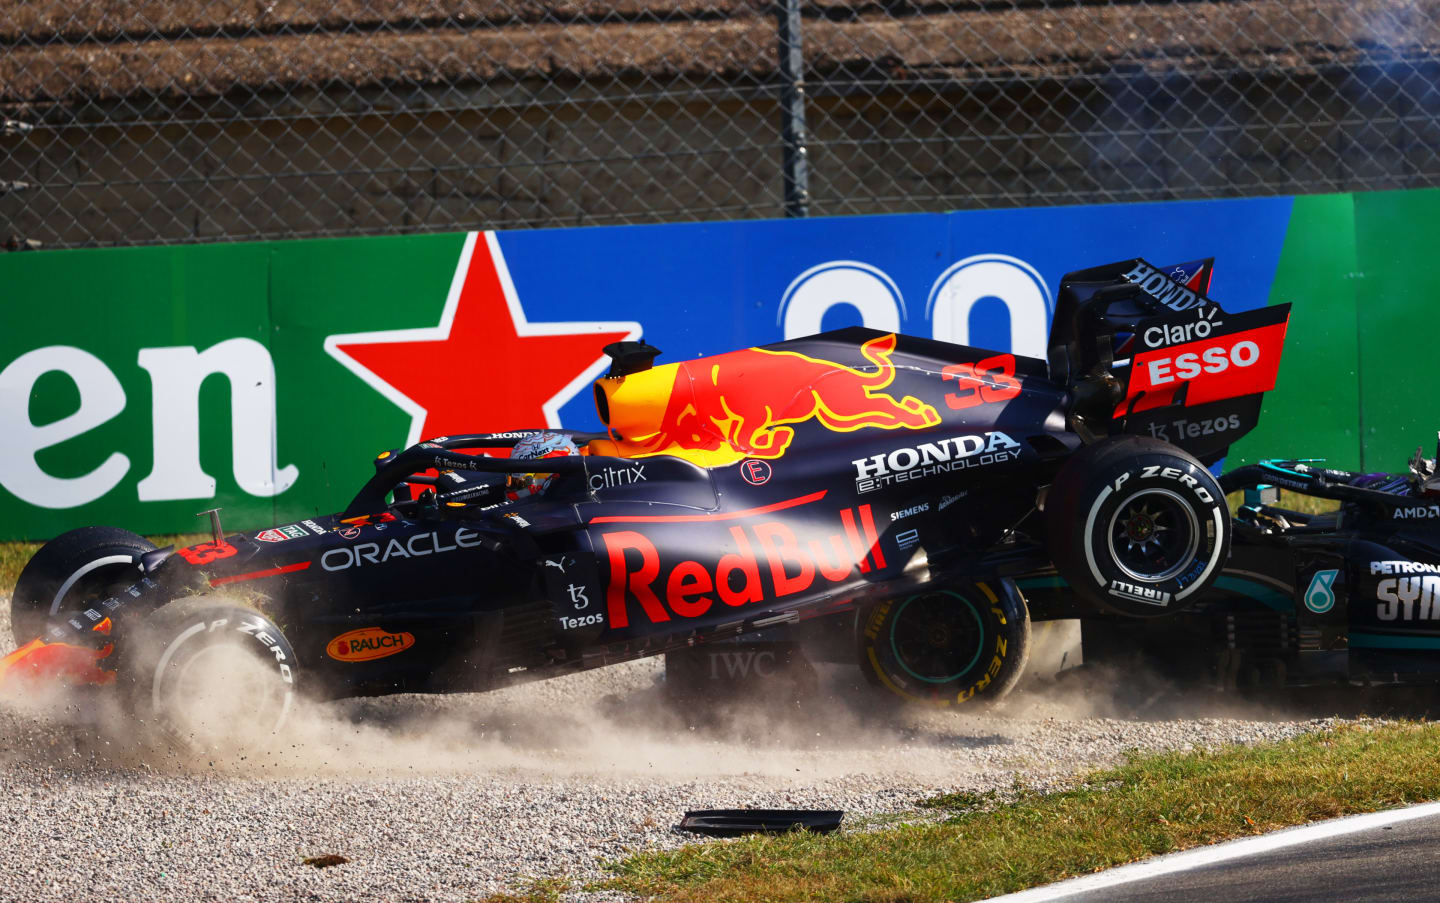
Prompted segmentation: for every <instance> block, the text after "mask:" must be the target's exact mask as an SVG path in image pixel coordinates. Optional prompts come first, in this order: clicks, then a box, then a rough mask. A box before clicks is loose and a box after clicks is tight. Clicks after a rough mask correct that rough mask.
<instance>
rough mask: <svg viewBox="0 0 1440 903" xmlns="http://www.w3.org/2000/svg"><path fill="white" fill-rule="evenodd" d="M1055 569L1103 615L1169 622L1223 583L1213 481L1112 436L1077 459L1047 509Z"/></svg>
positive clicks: (1187, 464) (1223, 518)
mask: <svg viewBox="0 0 1440 903" xmlns="http://www.w3.org/2000/svg"><path fill="white" fill-rule="evenodd" d="M1045 524H1046V532H1047V534H1048V539H1049V542H1048V545H1049V551H1050V557H1051V559H1052V560H1053V561H1054V562H1055V569H1056V570H1057V571H1059V572H1060V576H1062V577H1064V578H1065V581H1066V582H1067V583H1069V584H1070V588H1071V589H1073V590H1074V591H1075V594H1076V595H1078V596H1080V597H1081V598H1082V599H1084V600H1085V601H1086V602H1088V603H1090V604H1092V605H1094V606H1096V607H1097V608H1099V609H1100V610H1102V611H1109V612H1113V613H1115V614H1120V615H1126V616H1128V617H1134V618H1151V617H1161V616H1166V615H1173V614H1176V613H1178V612H1181V611H1184V610H1185V609H1186V608H1189V607H1190V606H1191V605H1192V604H1194V603H1195V601H1196V600H1197V599H1199V598H1200V596H1201V595H1202V594H1203V593H1204V591H1205V590H1206V589H1208V588H1209V587H1210V586H1211V584H1213V583H1214V582H1215V579H1216V578H1217V577H1219V576H1220V570H1221V568H1222V567H1223V566H1224V564H1225V559H1226V557H1227V555H1228V554H1229V551H1230V512H1229V509H1228V508H1227V507H1226V505H1225V495H1224V493H1223V492H1222V491H1221V490H1220V486H1219V484H1218V483H1216V482H1215V478H1214V477H1212V476H1211V475H1210V471H1209V470H1207V469H1206V468H1205V466H1204V465H1202V464H1201V463H1200V462H1199V461H1197V460H1195V459H1194V458H1193V457H1191V456H1190V455H1188V454H1186V453H1185V452H1184V451H1182V450H1180V449H1178V448H1176V447H1175V446H1173V445H1170V444H1169V443H1168V442H1161V441H1160V440H1158V439H1151V438H1149V437H1148V436H1115V437H1112V438H1109V439H1104V440H1101V441H1100V442H1097V443H1095V444H1094V445H1090V446H1087V447H1086V448H1084V449H1081V450H1080V451H1078V452H1076V453H1075V455H1074V456H1072V457H1071V458H1070V460H1069V461H1066V462H1065V465H1064V466H1063V467H1062V468H1061V469H1060V473H1059V474H1057V475H1056V477H1055V482H1054V483H1053V484H1051V486H1050V491H1049V493H1048V496H1047V498H1046V501H1045Z"/></svg>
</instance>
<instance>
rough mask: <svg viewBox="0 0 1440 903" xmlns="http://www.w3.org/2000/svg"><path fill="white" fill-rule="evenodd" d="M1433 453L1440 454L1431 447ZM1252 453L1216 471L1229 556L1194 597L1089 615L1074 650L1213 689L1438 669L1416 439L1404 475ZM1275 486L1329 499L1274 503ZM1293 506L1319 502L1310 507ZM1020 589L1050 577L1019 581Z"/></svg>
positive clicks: (1435, 527)
mask: <svg viewBox="0 0 1440 903" xmlns="http://www.w3.org/2000/svg"><path fill="white" fill-rule="evenodd" d="M1437 454H1440V452H1437ZM1322 463H1323V462H1319V461H1315V460H1277V461H1265V462H1262V463H1260V464H1258V465H1252V466H1246V467H1240V468H1237V469H1236V470H1233V471H1230V472H1229V473H1226V474H1225V475H1224V476H1222V477H1221V478H1220V485H1221V487H1222V488H1223V489H1225V490H1226V491H1227V492H1236V491H1240V490H1244V491H1245V502H1244V504H1243V505H1242V506H1241V507H1240V508H1239V509H1238V511H1237V512H1236V516H1235V519H1234V523H1233V530H1234V534H1233V540H1232V546H1231V553H1230V560H1229V562H1228V563H1227V564H1226V566H1225V568H1224V569H1223V571H1222V572H1221V574H1220V576H1219V578H1218V579H1217V580H1216V581H1215V585H1214V587H1213V588H1212V589H1211V591H1210V592H1209V593H1207V595H1206V597H1205V599H1203V600H1201V601H1200V602H1199V603H1198V604H1197V605H1195V606H1193V607H1192V608H1191V609H1190V610H1188V611H1186V612H1185V613H1184V614H1183V615H1181V616H1180V617H1178V618H1175V619H1173V620H1172V621H1170V622H1168V623H1164V624H1160V623H1152V624H1147V625H1143V626H1140V627H1138V629H1137V625H1135V624H1131V623H1122V622H1119V621H1117V620H1114V619H1107V618H1103V617H1090V618H1087V619H1086V621H1085V623H1084V647H1085V658H1086V660H1087V661H1091V660H1107V659H1109V660H1115V659H1133V658H1134V657H1136V656H1137V655H1138V656H1140V657H1142V658H1144V659H1147V660H1148V663H1149V665H1150V666H1151V667H1152V668H1154V669H1156V670H1158V671H1161V672H1163V673H1166V674H1168V675H1171V676H1173V677H1176V678H1179V679H1182V680H1184V681H1186V682H1191V681H1203V682H1205V683H1208V684H1211V685H1213V686H1216V687H1219V688H1221V689H1237V688H1238V689H1245V688H1267V687H1301V686H1324V685H1336V684H1350V685H1360V686H1383V685H1393V684H1431V683H1435V682H1437V681H1440V655H1437V654H1436V653H1437V651H1440V477H1437V474H1436V462H1435V460H1434V459H1426V458H1424V457H1422V455H1421V452H1420V450H1419V449H1416V451H1415V455H1414V457H1412V458H1411V460H1410V465H1409V469H1408V472H1405V473H1358V472H1353V471H1343V470H1334V469H1330V468H1326V467H1323V466H1322ZM1275 487H1284V488H1285V489H1287V490H1289V491H1290V492H1292V493H1294V494H1296V495H1298V496H1300V497H1303V498H1307V499H1311V500H1315V499H1321V500H1329V501H1330V502H1331V504H1329V505H1326V506H1325V507H1328V508H1331V509H1333V510H1327V511H1324V512H1322V513H1315V511H1314V510H1312V511H1309V512H1302V511H1295V510H1291V509H1287V508H1281V507H1278V506H1277V505H1276V504H1275V502H1276V501H1277V498H1276V496H1277V495H1278V493H1277V492H1276V489H1275ZM1304 507H1308V508H1312V509H1318V508H1320V507H1321V505H1316V504H1313V503H1311V504H1307V505H1305V506H1304ZM1019 582H1020V585H1021V586H1025V585H1026V584H1027V583H1028V584H1030V585H1031V586H1030V588H1029V589H1027V590H1026V594H1027V596H1028V597H1030V598H1032V600H1040V604H1042V605H1044V604H1046V602H1045V600H1049V601H1052V602H1053V601H1056V600H1058V599H1059V598H1063V596H1064V595H1065V594H1064V593H1063V591H1060V590H1058V589H1057V587H1059V585H1060V580H1059V579H1058V578H1048V579H1047V578H1046V577H1044V576H1032V577H1030V578H1026V579H1021V580H1020V581H1019Z"/></svg>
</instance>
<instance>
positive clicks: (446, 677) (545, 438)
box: [0, 260, 1289, 734]
mask: <svg viewBox="0 0 1440 903" xmlns="http://www.w3.org/2000/svg"><path fill="white" fill-rule="evenodd" d="M1209 273H1210V263H1209V262H1208V261H1202V262H1199V263H1196V264H1187V265H1181V266H1179V267H1167V268H1157V267H1154V266H1151V265H1150V264H1148V263H1146V262H1144V261H1143V260H1131V261H1125V262H1122V263H1117V264H1111V265H1108V266H1102V267H1097V268H1094V269H1089V270H1084V271H1080V272H1075V273H1071V274H1069V275H1068V276H1066V277H1065V278H1064V280H1063V281H1062V283H1061V286H1060V292H1059V295H1058V303H1057V309H1056V312H1055V320H1054V326H1053V328H1052V331H1051V336H1050V342H1049V353H1048V357H1049V359H1048V361H1042V360H1037V359H1031V358H1025V357H1017V356H1015V355H1012V354H1004V353H995V352H991V351H985V350H981V349H978V348H970V347H965V346H959V345H952V344H947V343H943V342H938V341H931V340H927V339H923V338H916V337H911V336H904V335H895V334H885V333H880V332H876V331H874V330H869V329H864V328H850V329H841V330H836V331H833V332H827V333H824V334H821V335H816V336H811V337H809V338H802V339H795V340H790V341H785V342H781V343H778V344H775V345H769V346H765V347H758V348H747V349H743V350H740V351H733V352H730V353H728V354H721V355H717V356H714V357H707V358H700V359H697V360H691V361H685V362H681V363H672V364H664V365H655V364H654V358H655V356H656V355H657V354H659V352H658V351H657V350H656V349H654V348H652V347H650V346H648V345H645V344H644V343H638V342H637V343H619V344H616V345H611V346H609V347H607V349H606V351H607V353H609V355H610V356H611V358H612V360H613V363H612V366H611V368H610V370H609V372H608V374H607V375H606V376H605V377H603V378H601V379H600V380H598V381H597V382H596V383H595V386H594V393H595V402H596V406H597V409H598V413H599V417H600V420H601V421H602V422H603V423H604V424H605V426H606V431H605V432H604V433H598V434H582V433H575V432H568V431H561V430H521V431H515V432H508V433H488V434H478V435H467V436H453V437H443V436H442V437H437V438H435V439H432V440H430V441H426V442H421V443H419V444H418V445H415V446H413V447H411V448H407V449H404V450H401V451H387V452H384V453H382V454H381V455H380V456H379V457H378V458H377V459H376V461H375V466H376V473H375V475H374V477H373V478H371V479H370V480H369V482H367V483H366V484H365V485H364V486H363V487H361V489H360V490H359V492H358V493H357V494H356V496H355V498H354V500H353V501H352V502H351V503H350V505H349V506H348V507H347V508H346V509H345V510H344V511H343V512H341V513H339V514H335V515H332V516H327V517H316V518H314V519H310V520H301V521H299V522H296V523H290V524H284V525H281V526H277V527H274V528H272V529H268V530H261V531H258V532H246V533H231V534H229V535H224V534H222V532H221V531H220V529H219V528H218V526H217V527H216V529H215V536H214V539H213V541H211V542H205V543H201V544H199V545H195V546H191V547H189V548H183V549H169V548H167V549H154V548H151V546H150V545H149V544H148V543H147V542H146V541H145V540H143V539H142V538H140V537H138V536H136V535H134V534H130V533H127V532H124V531H122V530H117V529H113V528H108V527H88V528H83V529H79V530H75V531H72V532H70V533H67V534H64V535H62V536H60V537H58V538H56V539H55V540H53V541H52V542H50V543H49V544H47V545H45V546H44V547H43V548H42V549H41V550H40V551H39V552H38V553H37V554H36V555H35V557H34V558H33V560H32V561H31V562H30V563H29V565H28V566H27V567H26V568H25V570H24V573H23V574H22V576H21V578H20V581H19V584H18V585H17V587H16V590H15V593H14V596H13V599H12V607H13V624H14V630H15V634H16V637H15V638H16V641H17V643H19V644H21V647H20V648H19V649H18V650H17V651H16V652H15V653H13V654H12V655H11V656H10V657H9V658H7V659H6V661H5V662H4V663H3V664H0V673H3V672H9V673H10V674H12V675H13V674H16V673H33V674H56V673H60V674H64V675H66V676H68V677H69V678H70V679H71V680H75V681H81V682H105V681H116V682H118V683H119V684H120V690H121V691H122V692H123V693H124V695H125V697H126V698H127V699H128V700H129V702H130V704H131V705H133V706H134V707H135V708H136V710H137V711H138V712H139V713H141V714H143V715H146V716H147V717H149V718H151V719H152V720H154V721H156V722H158V723H160V724H165V725H169V726H170V729H171V732H172V733H175V734H183V733H184V731H185V728H184V727H183V726H180V725H178V724H177V723H176V716H175V715H174V714H173V713H174V712H175V711H177V710H178V708H179V705H178V703H180V702H181V701H184V700H186V699H187V698H189V697H190V696H191V695H192V694H193V692H194V684H195V675H196V674H198V673H199V672H200V671H201V670H202V669H201V668H200V665H202V664H204V663H206V662H207V661H213V660H218V659H219V658H221V657H222V656H215V655H212V654H211V653H213V652H215V651H225V652H229V653H234V652H236V651H239V652H241V653H244V654H246V655H249V656H250V657H252V658H253V659H255V660H256V661H259V662H264V663H266V667H265V673H266V674H268V675H269V677H268V678H266V680H267V681H268V685H267V687H266V688H264V689H263V690H262V691H257V695H258V696H263V697H264V698H265V699H267V700H270V701H271V703H272V704H271V705H270V706H269V708H268V709H266V710H265V714H263V715H257V716H255V719H254V722H255V725H256V727H271V726H274V725H275V724H278V723H279V721H280V720H281V719H283V717H284V714H285V712H286V710H287V709H288V707H289V703H290V700H291V697H292V696H293V695H294V693H295V692H297V691H300V690H303V691H304V692H306V693H309V694H314V695H317V696H321V697H327V696H328V697H336V696H347V695H358V694H380V693H394V692H402V691H404V692H411V691H420V692H437V691H454V690H477V689H484V688H488V687H494V686H496V685H498V684H502V683H505V682H508V681H512V680H515V679H517V678H518V677H524V678H536V677H545V676H553V675H558V674H563V673H567V672H571V671H575V670H579V669H585V668H593V667H596V666H599V665H605V664H610V663H614V662H619V661H622V660H626V659H631V658H635V657H639V656H646V655H653V654H656V653H662V652H666V651H667V650H675V649H684V648H688V647H693V646H695V645H697V644H704V643H709V642H712V641H717V640H721V639H724V638H730V637H735V636H738V635H743V634H746V633H748V632H752V631H757V630H763V629H765V628H767V627H771V626H774V625H780V624H793V623H798V622H801V621H806V620H810V619H823V618H826V617H827V616H836V615H844V614H846V613H848V620H844V621H838V622H837V623H855V621H856V618H855V612H856V611H857V610H860V611H862V612H863V616H862V617H860V618H859V624H860V629H859V636H858V638H857V640H856V642H857V643H858V644H859V648H860V650H861V651H860V662H861V665H862V667H863V668H865V669H866V671H867V673H869V674H870V675H871V676H872V677H873V678H874V679H875V680H877V681H878V682H880V683H882V684H885V685H887V686H889V687H891V688H892V689H894V690H895V691H896V692H899V693H901V694H902V695H906V696H910V697H913V698H919V699H925V700H930V701H939V702H952V701H958V700H965V699H968V698H970V697H972V696H976V695H992V694H998V693H1000V692H1003V691H1004V690H1005V689H1006V688H1008V687H1009V686H1010V685H1011V684H1012V683H1013V682H1014V680H1015V679H1016V677H1017V676H1018V674H1019V673H1020V670H1021V669H1022V667H1023V664H1024V660H1025V654H1026V647H1027V639H1028V635H1029V619H1028V615H1027V610H1026V602H1025V599H1024V597H1023V596H1022V594H1021V592H1020V591H1019V590H1018V589H1017V587H1016V585H1015V583H1014V581H1013V580H1012V579H1011V578H1012V577H1013V576H1015V575H1020V574H1026V573H1032V572H1034V571H1036V570H1037V569H1039V568H1045V567H1049V566H1051V565H1052V564H1053V566H1054V568H1056V569H1057V571H1058V573H1059V574H1060V575H1062V576H1063V577H1064V578H1065V579H1066V580H1067V581H1068V582H1069V584H1070V586H1071V588H1072V591H1073V593H1074V596H1075V598H1076V599H1078V600H1079V604H1080V605H1082V606H1084V607H1085V608H1087V609H1088V610H1094V611H1105V612H1110V613H1113V614H1116V615H1120V616H1125V617H1134V618H1152V617H1157V616H1167V615H1172V614H1174V613H1177V612H1180V611H1183V610H1185V609H1187V608H1189V607H1191V606H1192V605H1194V604H1195V603H1196V602H1198V601H1199V600H1200V599H1201V598H1202V597H1203V596H1204V595H1205V593H1206V591H1207V590H1209V589H1210V588H1211V587H1212V585H1213V584H1214V582H1215V580H1216V578H1217V577H1219V575H1220V572H1221V569H1222V568H1223V567H1224V564H1225V561H1226V556H1227V553H1228V549H1229V545H1230V531H1231V527H1230V518H1229V515H1228V512H1227V511H1226V508H1225V501H1224V498H1223V494H1222V492H1221V489H1220V486H1219V485H1218V484H1217V483H1216V481H1215V479H1214V478H1213V477H1212V476H1211V474H1210V473H1209V471H1208V470H1207V469H1206V465H1207V464H1209V463H1212V462H1214V461H1216V460H1217V459H1218V458H1219V457H1220V456H1222V455H1223V454H1224V453H1225V450H1226V448H1228V446H1229V445H1230V443H1231V442H1233V441H1234V440H1235V439H1237V438H1239V437H1240V436H1241V435H1243V434H1244V433H1245V432H1246V431H1247V430H1249V429H1251V428H1252V427H1253V426H1254V424H1255V422H1256V420H1257V418H1258V416H1259V406H1260V400H1261V395H1262V393H1263V392H1265V391H1268V390H1269V389H1270V388H1272V387H1273V385H1274V381H1275V375H1276V371H1277V369H1278V367H1279V362H1280V354H1281V349H1282V345H1283V342H1284V335H1285V328H1286V324H1287V319H1288V315H1289V306H1288V305H1283V306H1277V307H1268V308H1263V309H1260V310H1255V311H1249V312H1244V313H1228V312H1226V311H1225V310H1223V309H1222V308H1220V307H1219V305H1217V304H1216V303H1215V302H1213V301H1212V300H1210V299H1209V298H1207V297H1206V296H1205V289H1206V287H1208V282H1209ZM499 390H501V389H499V388H498V387H497V391H499ZM1172 423H1184V424H1187V426H1186V427H1185V428H1180V429H1171V431H1170V432H1168V433H1166V434H1165V436H1164V438H1157V436H1159V435H1160V433H1161V427H1166V428H1169V427H1168V425H1169V424H1172ZM497 449H501V450H504V449H509V450H510V451H511V453H510V454H509V455H504V456H502V455H501V454H499V453H496V450H497ZM487 452H488V453H487Z"/></svg>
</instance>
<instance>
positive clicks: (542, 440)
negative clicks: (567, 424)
mask: <svg viewBox="0 0 1440 903" xmlns="http://www.w3.org/2000/svg"><path fill="white" fill-rule="evenodd" d="M578 454H580V447H579V446H578V445H576V444H575V442H574V440H572V439H571V438H570V435H569V434H568V433H554V432H549V431H543V432H539V433H533V434H531V435H529V436H526V437H525V438H523V439H521V440H520V441H519V442H516V443H515V447H514V448H513V449H511V451H510V457H511V458H514V459H516V460H521V461H529V460H536V459H539V458H564V457H568V456H569V455H578ZM516 478H518V479H516ZM554 480H555V474H553V473H522V474H514V475H512V478H511V480H510V486H509V487H508V491H507V492H506V493H505V494H506V495H507V496H509V498H510V499H511V500H512V501H514V500H517V499H522V498H525V497H527V496H532V495H539V494H540V493H542V492H544V491H545V490H546V489H548V488H549V487H550V484H551V483H552V482H554Z"/></svg>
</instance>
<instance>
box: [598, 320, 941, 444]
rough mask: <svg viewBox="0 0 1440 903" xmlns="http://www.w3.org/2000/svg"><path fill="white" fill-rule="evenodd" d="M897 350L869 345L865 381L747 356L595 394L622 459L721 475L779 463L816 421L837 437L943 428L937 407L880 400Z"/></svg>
mask: <svg viewBox="0 0 1440 903" xmlns="http://www.w3.org/2000/svg"><path fill="white" fill-rule="evenodd" d="M894 351H895V336H894V335H893V334H892V335H886V336H881V337H880V338H877V339H872V340H870V341H868V342H866V343H865V344H864V345H862V346H861V348H860V352H861V354H862V355H864V357H865V358H866V360H868V361H870V362H871V363H872V364H874V365H875V369H874V370H873V371H870V372H866V371H865V370H857V369H855V368H852V367H847V366H845V365H844V364H839V363H836V362H834V361H827V360H821V359H819V358H813V357H808V356H806V355H803V354H799V353H796V352H794V351H768V350H766V349H764V348H745V349H742V350H740V351H732V352H730V353H729V354H721V355H716V356H715V357H706V358H700V359H699V360H694V361H687V362H683V363H677V364H666V365H664V366H660V367H654V368H652V369H650V370H644V371H642V372H639V373H632V374H629V375H628V376H622V377H618V378H614V379H602V380H600V381H599V382H598V383H597V384H596V392H597V393H599V394H600V395H601V399H600V409H601V417H602V419H603V420H604V421H605V424H606V426H608V427H609V428H610V433H611V436H612V438H614V439H615V441H616V443H617V446H618V449H617V453H618V454H622V455H626V456H629V457H636V458H640V457H647V456H650V455H674V456H676V457H681V458H685V459H686V460H689V461H691V462H693V463H695V464H699V465H701V466H704V467H718V466H723V465H726V464H733V463H735V462H736V461H740V460H741V459H743V458H778V457H780V456H781V455H783V454H785V450H786V449H787V448H789V447H790V442H791V440H793V439H794V438H795V430H794V429H793V426H792V425H793V424H797V423H804V422H805V421H808V420H812V419H813V420H818V421H819V422H820V424H821V425H822V426H824V427H825V428H826V429H828V430H834V431H837V432H850V431H853V430H858V429H863V428H865V427H879V428H880V429H902V428H903V429H912V430H916V429H924V428H925V427H930V426H935V425H937V424H938V423H940V415H939V414H938V413H936V411H935V408H933V407H932V406H930V405H928V404H926V403H924V402H922V401H921V400H920V399H918V398H915V397H914V396H908V395H907V396H906V397H904V398H901V399H896V398H895V397H893V396H891V395H887V394H886V393H885V392H883V391H881V390H883V389H885V388H886V387H887V386H889V385H890V384H891V383H892V382H893V381H894V380H895V367H894V365H893V364H892V363H891V361H890V356H891V355H892V354H893V353H894Z"/></svg>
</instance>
